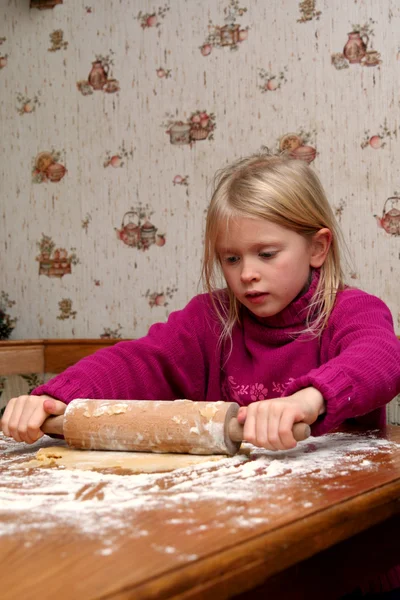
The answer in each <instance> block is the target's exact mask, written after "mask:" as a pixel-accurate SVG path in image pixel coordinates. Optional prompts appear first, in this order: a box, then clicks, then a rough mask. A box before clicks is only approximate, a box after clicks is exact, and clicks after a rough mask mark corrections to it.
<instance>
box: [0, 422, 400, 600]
mask: <svg viewBox="0 0 400 600" xmlns="http://www.w3.org/2000/svg"><path fill="white" fill-rule="evenodd" d="M338 436H339V437H338ZM343 436H344V437H343ZM377 436H378V437H377V438H371V437H368V436H366V434H365V433H364V434H361V437H360V436H359V437H354V436H351V440H350V441H347V442H346V443H347V446H346V443H345V440H346V439H347V440H349V438H348V437H347V438H346V435H345V434H337V435H336V437H335V436H333V437H332V436H328V437H326V438H325V439H324V438H318V439H317V438H315V439H313V438H311V439H310V440H308V441H306V442H304V443H303V444H302V445H299V446H298V448H297V449H296V451H294V452H293V451H291V452H292V455H291V458H290V457H288V454H287V453H286V454H283V453H280V454H279V455H274V456H271V455H267V454H266V453H264V454H263V453H262V452H261V454H260V456H258V457H257V454H255V455H253V458H254V459H255V461H254V460H253V461H247V462H243V461H244V460H245V459H244V458H243V457H242V458H237V457H236V458H231V459H225V460H223V461H222V462H221V463H215V464H214V465H212V464H211V463H208V466H204V467H203V466H201V467H199V466H197V467H195V468H189V469H185V470H181V471H179V472H175V473H173V474H163V475H161V474H158V475H139V476H127V475H112V474H99V473H83V472H82V471H80V472H79V473H77V472H75V474H73V472H72V475H71V472H68V473H67V472H65V471H60V470H59V469H47V470H46V469H35V470H30V471H22V470H19V469H13V467H15V465H16V463H18V462H20V461H22V460H26V459H27V455H29V456H31V457H32V455H33V453H34V452H35V451H36V450H37V448H38V444H39V445H40V444H42V445H43V444H44V445H50V444H54V440H49V438H44V439H45V441H44V442H43V441H41V442H39V443H38V444H36V445H35V447H30V448H28V447H26V446H25V447H24V446H23V445H21V444H15V443H12V444H10V443H9V441H8V440H7V441H6V440H5V438H2V437H0V451H1V450H2V451H3V453H4V454H3V457H2V458H1V459H0V534H1V536H0V596H1V598H2V600H11V599H12V600H15V599H16V598H21V599H23V600H30V599H33V598H34V599H37V598H40V599H41V600H46V599H50V598H51V599H52V600H53V599H54V598H57V600H60V599H63V598H69V599H70V598H73V599H74V600H76V599H80V598H84V599H85V600H91V599H100V598H101V599H113V600H122V599H128V598H131V599H135V600H141V599H144V598H146V599H148V598H151V599H157V600H160V599H164V598H179V599H181V600H184V599H185V600H186V599H189V598H190V599H196V600H200V599H207V600H212V599H218V600H221V599H224V598H231V597H234V596H235V594H237V595H239V594H243V593H245V592H247V593H246V594H244V595H243V596H241V597H242V598H251V597H257V598H264V597H265V598H279V599H282V598H283V599H284V598H290V599H296V598H299V599H300V598H308V599H309V598H319V599H320V598H324V599H326V598H328V599H329V598H337V597H339V596H340V595H341V594H342V593H345V592H346V591H349V590H351V589H352V588H353V587H355V586H356V585H357V583H358V582H359V581H360V579H362V575H363V574H364V575H365V573H368V574H370V575H371V576H372V575H373V574H374V571H378V570H382V569H384V568H386V567H389V566H392V565H394V564H396V563H400V553H399V550H398V549H399V548H400V543H399V539H400V538H399V535H400V516H399V513H400V501H399V499H400V428H398V427H394V426H390V427H388V428H387V431H385V432H381V433H380V434H377ZM357 440H360V442H361V441H362V442H363V443H364V446H365V447H364V448H361V449H360V448H358V446H357V443H358V442H357ZM385 440H390V441H391V442H392V443H391V444H390V445H388V444H387V442H386V441H385ZM339 442H340V443H341V444H342V446H340V444H339V446H340V447H341V448H342V450H340V448H339V450H337V451H336V450H335V448H336V444H338V443H339ZM343 444H344V445H343ZM349 444H350V446H349ZM383 444H387V445H383ZM397 444H399V445H398V446H397ZM339 446H338V447H339ZM349 448H350V449H349ZM324 452H325V454H324ZM327 452H328V453H327ZM335 452H336V454H335ZM329 453H330V454H329ZM274 458H276V460H275V462H272V461H273V460H274ZM288 461H289V462H288ZM290 461H291V462H290ZM307 461H308V462H307ZM307 465H309V466H307ZM41 502H42V504H41V505H40V503H41ZM5 508H6V510H4V509H5ZM260 586H262V587H261V588H260ZM251 590H255V591H254V593H252V592H251Z"/></svg>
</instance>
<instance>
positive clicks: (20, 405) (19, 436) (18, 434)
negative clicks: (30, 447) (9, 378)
mask: <svg viewBox="0 0 400 600" xmlns="http://www.w3.org/2000/svg"><path fill="white" fill-rule="evenodd" d="M26 398H27V396H19V398H16V399H15V402H14V405H13V409H12V413H11V415H10V418H9V421H8V430H9V432H10V437H12V438H14V440H15V441H16V442H23V441H24V434H25V431H24V429H23V428H22V430H21V427H20V420H21V416H22V414H26V413H28V415H30V414H31V412H32V410H30V409H29V404H27V403H26Z"/></svg>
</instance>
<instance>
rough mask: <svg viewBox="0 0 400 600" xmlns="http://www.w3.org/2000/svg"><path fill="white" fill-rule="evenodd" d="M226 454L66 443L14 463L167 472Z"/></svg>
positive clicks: (41, 450)
mask: <svg viewBox="0 0 400 600" xmlns="http://www.w3.org/2000/svg"><path fill="white" fill-rule="evenodd" d="M225 458H228V456H226V455H211V456H208V455H194V454H157V453H154V452H111V451H108V450H75V449H74V448H69V447H67V446H49V447H48V448H41V449H40V450H39V451H38V452H37V453H36V458H34V459H33V460H29V461H27V462H23V463H19V464H18V465H16V467H18V468H28V469H29V468H32V467H64V468H65V469H81V470H83V471H103V470H107V471H110V470H115V472H117V473H118V471H124V472H129V473H132V474H133V473H166V472H168V471H174V470H175V469H183V468H184V467H191V466H193V465H198V464H201V463H206V462H210V461H213V462H215V461H219V460H223V459H225Z"/></svg>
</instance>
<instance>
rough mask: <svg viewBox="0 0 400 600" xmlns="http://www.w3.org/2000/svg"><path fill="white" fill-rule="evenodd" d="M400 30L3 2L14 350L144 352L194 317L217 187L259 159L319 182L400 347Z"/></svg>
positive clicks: (237, 2)
mask: <svg viewBox="0 0 400 600" xmlns="http://www.w3.org/2000/svg"><path fill="white" fill-rule="evenodd" d="M29 4H30V5H31V7H30V6H29ZM38 9H41V10H38ZM399 31H400V4H399V2H398V1H397V0H383V1H382V2H376V1H374V0H303V1H299V2H297V1H295V0H279V1H278V0H271V1H270V2H264V1H263V0H253V1H252V2H247V1H246V0H204V1H203V2H201V3H200V2H190V1H188V0H174V2H171V0H168V1H166V2H164V3H159V2H150V1H148V0H130V1H129V2H120V1H119V0H109V1H108V2H106V3H98V2H89V0H69V1H66V2H62V0H31V2H30V3H29V2H20V1H18V0H9V1H8V2H7V3H2V4H1V7H0V120H1V123H2V148H3V159H2V160H1V161H0V186H1V190H2V194H1V198H0V204H1V206H0V208H1V212H0V214H1V218H0V257H1V258H0V260H1V265H2V268H1V269H0V293H1V304H0V309H1V310H2V311H3V314H4V315H5V318H6V319H7V320H6V324H5V328H6V329H7V331H9V330H11V337H12V338H14V339H19V338H43V337H47V338H52V337H82V338H84V337H122V338H131V337H140V336H142V335H144V334H145V333H146V332H147V330H148V328H149V326H150V325H151V324H152V323H153V322H155V321H162V320H165V319H166V318H167V316H168V314H169V313H170V312H171V311H172V310H176V309H179V308H181V307H183V306H184V305H185V304H186V302H187V301H188V300H189V299H190V298H191V297H192V296H193V295H194V294H196V293H198V292H200V291H201V288H200V287H199V286H198V280H199V275H200V263H201V254H202V237H203V232H204V217H205V211H206V208H207V204H208V202H209V198H210V183H211V181H212V177H213V175H214V172H215V170H216V169H217V168H219V167H222V166H223V165H225V164H226V163H227V162H229V161H231V160H233V159H235V158H237V157H239V156H241V155H246V154H249V153H251V152H255V151H259V150H261V149H268V150H269V151H270V152H273V153H278V152H280V151H281V150H288V151H289V152H290V153H291V155H292V156H293V158H295V159H299V160H306V161H308V162H309V163H310V164H311V166H312V168H315V169H316V171H317V172H318V174H319V175H320V177H321V179H322V182H323V184H324V186H325V188H326V190H327V193H328V197H329V198H330V201H331V203H332V206H333V209H334V211H335V213H336V215H337V217H338V219H339V221H340V223H341V226H342V228H343V232H344V236H345V239H346V241H347V244H348V248H349V252H350V258H351V260H350V262H349V264H348V265H347V267H346V273H347V279H348V281H349V283H351V284H352V285H355V286H359V287H361V288H363V289H365V290H366V291H368V292H371V293H373V294H376V295H378V296H380V297H381V298H382V299H383V300H384V301H385V302H386V303H387V304H388V305H389V307H390V309H391V311H392V314H393V318H394V321H395V325H396V328H397V330H398V333H399V334H400V294H399V291H400V288H399V263H400V165H399V161H398V155H399V150H400V136H399V133H400V131H399V126H400V122H399V114H400V113H399V108H400V95H399V89H398V81H399V79H400V38H399V33H398V32H399ZM43 275H44V276H45V277H43ZM94 306H95V307H96V310H93V307H94ZM257 393H258V392H257Z"/></svg>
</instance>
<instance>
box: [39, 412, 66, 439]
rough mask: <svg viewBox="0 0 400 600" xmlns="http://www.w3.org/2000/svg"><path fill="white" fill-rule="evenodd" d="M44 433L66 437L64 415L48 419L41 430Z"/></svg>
mask: <svg viewBox="0 0 400 600" xmlns="http://www.w3.org/2000/svg"><path fill="white" fill-rule="evenodd" d="M40 429H41V430H42V431H43V433H47V434H51V433H53V434H56V435H64V415H57V416H54V417H48V418H47V419H46V420H45V421H44V423H43V424H42V426H41V428H40Z"/></svg>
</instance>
